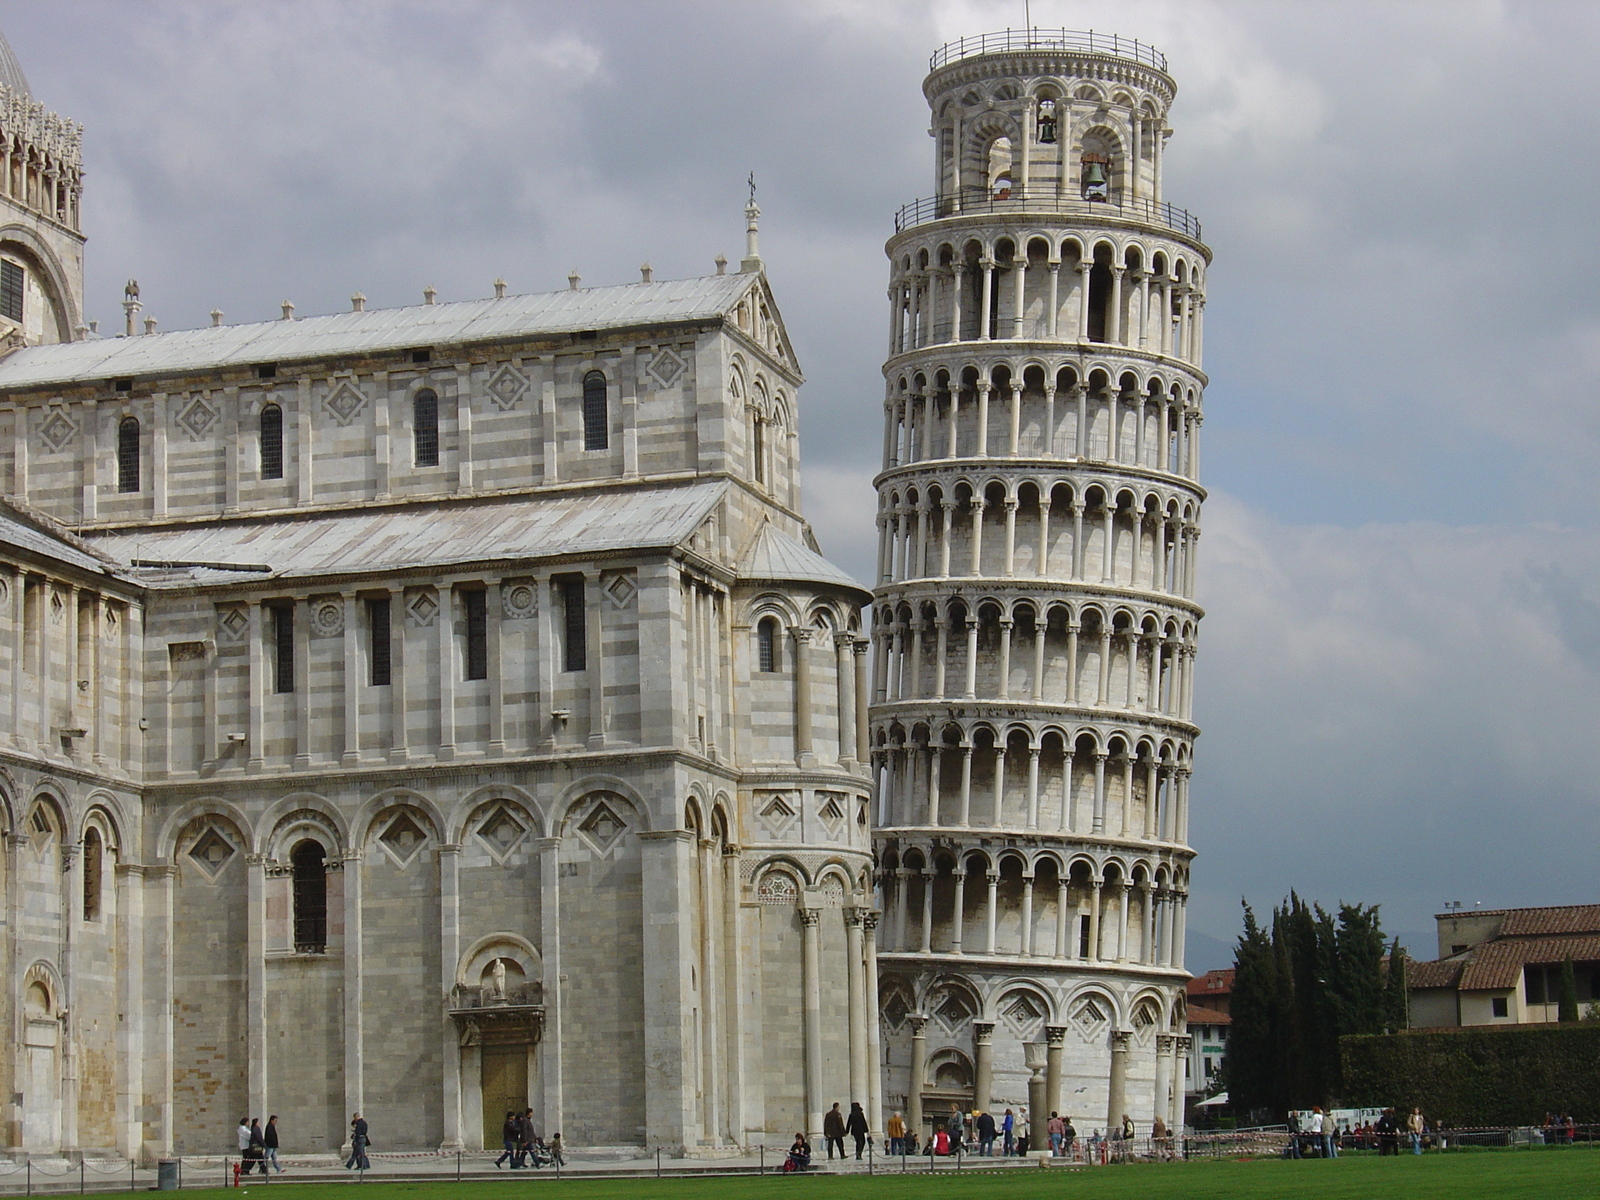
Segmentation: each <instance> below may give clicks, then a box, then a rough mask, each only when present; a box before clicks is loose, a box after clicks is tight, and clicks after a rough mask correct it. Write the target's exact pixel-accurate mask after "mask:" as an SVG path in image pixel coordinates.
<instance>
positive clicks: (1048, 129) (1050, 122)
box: [1039, 98, 1056, 146]
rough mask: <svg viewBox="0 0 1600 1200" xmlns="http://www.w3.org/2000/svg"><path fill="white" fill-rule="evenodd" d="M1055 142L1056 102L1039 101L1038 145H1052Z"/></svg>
mask: <svg viewBox="0 0 1600 1200" xmlns="http://www.w3.org/2000/svg"><path fill="white" fill-rule="evenodd" d="M1055 140H1056V102H1055V101H1054V100H1051V99H1048V98H1046V99H1044V100H1041V101H1039V144H1040V145H1042V146H1049V145H1053V144H1054V143H1055Z"/></svg>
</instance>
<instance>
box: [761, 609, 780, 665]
mask: <svg viewBox="0 0 1600 1200" xmlns="http://www.w3.org/2000/svg"><path fill="white" fill-rule="evenodd" d="M778 666H779V663H778V621H777V618H776V617H764V618H762V621H761V623H760V624H759V625H757V626H756V670H758V671H760V672H761V673H762V674H764V675H770V674H772V673H773V672H774V671H776V670H777V669H778Z"/></svg>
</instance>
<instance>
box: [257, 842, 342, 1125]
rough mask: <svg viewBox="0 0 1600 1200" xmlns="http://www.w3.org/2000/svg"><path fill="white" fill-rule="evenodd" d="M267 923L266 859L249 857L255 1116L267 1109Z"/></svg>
mask: <svg viewBox="0 0 1600 1200" xmlns="http://www.w3.org/2000/svg"><path fill="white" fill-rule="evenodd" d="M291 919H292V918H291ZM266 923H267V864H266V859H265V858H263V857H262V856H261V855H259V854H251V855H247V856H246V857H245V1062H246V1064H247V1065H246V1070H247V1072H248V1075H247V1088H248V1091H249V1095H250V1111H251V1112H263V1111H264V1110H265V1109H266V1105H267V954H266V944H265V937H266ZM350 1111H352V1112H354V1111H355V1110H354V1109H351V1110H350Z"/></svg>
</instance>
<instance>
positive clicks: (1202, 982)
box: [1188, 967, 1233, 996]
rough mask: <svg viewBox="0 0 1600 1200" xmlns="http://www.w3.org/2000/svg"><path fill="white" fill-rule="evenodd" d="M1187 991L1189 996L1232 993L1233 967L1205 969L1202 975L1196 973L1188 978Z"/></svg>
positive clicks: (1226, 994) (1227, 994)
mask: <svg viewBox="0 0 1600 1200" xmlns="http://www.w3.org/2000/svg"><path fill="white" fill-rule="evenodd" d="M1188 992H1189V995H1191V996H1229V995H1232V994H1233V968H1232V967H1228V968H1226V969H1225V970H1220V971H1207V972H1206V973H1205V974H1204V975H1196V976H1195V977H1194V978H1193V979H1191V980H1189V983H1188Z"/></svg>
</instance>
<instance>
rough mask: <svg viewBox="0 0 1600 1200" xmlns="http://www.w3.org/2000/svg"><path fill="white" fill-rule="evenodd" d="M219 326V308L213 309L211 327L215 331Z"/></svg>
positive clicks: (220, 311) (220, 317)
mask: <svg viewBox="0 0 1600 1200" xmlns="http://www.w3.org/2000/svg"><path fill="white" fill-rule="evenodd" d="M221 324H222V310H221V309H220V308H213V309H212V310H211V327H212V328H213V329H215V328H216V327H217V326H218V325H221Z"/></svg>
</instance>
